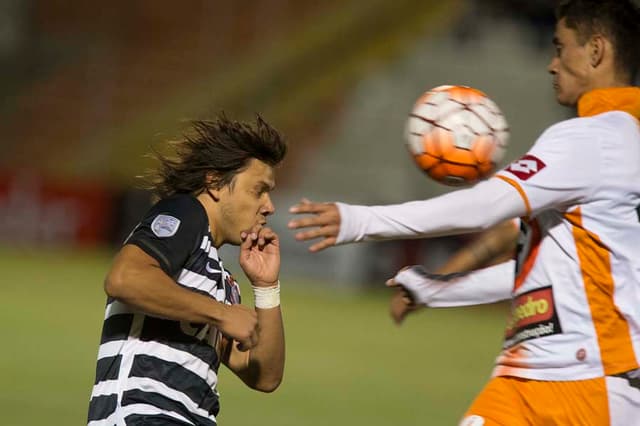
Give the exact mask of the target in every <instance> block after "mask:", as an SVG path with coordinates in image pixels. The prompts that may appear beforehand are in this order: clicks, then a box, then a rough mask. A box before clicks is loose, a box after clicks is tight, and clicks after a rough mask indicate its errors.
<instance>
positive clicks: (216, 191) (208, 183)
mask: <svg viewBox="0 0 640 426" xmlns="http://www.w3.org/2000/svg"><path fill="white" fill-rule="evenodd" d="M214 182H215V177H214V175H213V173H211V172H208V173H207V174H206V176H205V191H206V192H207V193H208V194H209V196H210V197H211V198H212V199H213V201H220V188H216V187H214V185H213V184H214Z"/></svg>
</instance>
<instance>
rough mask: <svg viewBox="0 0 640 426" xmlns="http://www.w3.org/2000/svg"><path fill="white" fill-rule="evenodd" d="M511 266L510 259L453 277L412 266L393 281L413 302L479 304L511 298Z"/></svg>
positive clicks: (429, 305) (432, 304) (435, 304)
mask: <svg viewBox="0 0 640 426" xmlns="http://www.w3.org/2000/svg"><path fill="white" fill-rule="evenodd" d="M514 267H515V262H514V261H512V260H511V261H508V262H505V263H501V264H499V265H495V266H490V267H488V268H484V269H478V270H476V271H474V272H471V273H469V274H466V275H456V276H454V277H451V276H449V277H447V276H442V275H440V276H439V275H436V274H429V273H426V272H425V271H424V270H422V269H420V268H417V267H412V268H410V269H406V270H403V271H401V272H399V273H398V275H396V276H395V277H394V280H395V282H396V283H397V284H400V285H402V286H403V287H405V288H406V289H407V290H409V292H410V293H411V295H412V297H413V298H414V299H415V301H416V303H419V304H422V305H425V306H428V307H432V308H444V307H453V306H471V305H481V304H485V303H493V302H498V301H500V300H506V299H509V298H510V297H511V291H512V288H513V274H514Z"/></svg>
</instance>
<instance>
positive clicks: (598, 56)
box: [589, 34, 606, 68]
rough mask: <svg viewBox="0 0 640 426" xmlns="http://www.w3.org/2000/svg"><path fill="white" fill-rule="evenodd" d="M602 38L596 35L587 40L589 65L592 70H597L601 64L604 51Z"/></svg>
mask: <svg viewBox="0 0 640 426" xmlns="http://www.w3.org/2000/svg"><path fill="white" fill-rule="evenodd" d="M605 47H606V46H605V41H604V37H602V36H601V35H600V34H596V35H594V36H593V37H591V40H589V63H590V64H591V67H592V68H597V67H598V65H600V64H601V63H602V59H603V58H604V51H605Z"/></svg>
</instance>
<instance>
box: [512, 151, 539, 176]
mask: <svg viewBox="0 0 640 426" xmlns="http://www.w3.org/2000/svg"><path fill="white" fill-rule="evenodd" d="M545 167H546V164H544V162H543V161H542V160H541V159H539V158H538V157H535V156H533V155H525V156H524V157H522V158H521V159H519V160H518V161H514V162H513V163H511V164H510V165H509V167H507V168H506V169H505V170H506V171H508V172H511V173H513V174H514V175H516V176H517V177H518V178H519V179H520V180H527V179H529V178H530V177H531V176H533V175H535V174H536V173H538V172H539V171H540V170H542V169H544V168H545Z"/></svg>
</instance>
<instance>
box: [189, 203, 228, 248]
mask: <svg viewBox="0 0 640 426" xmlns="http://www.w3.org/2000/svg"><path fill="white" fill-rule="evenodd" d="M196 199H197V200H198V201H199V202H200V204H202V207H204V211H205V212H206V214H207V220H208V221H209V229H210V230H211V236H212V238H213V241H212V244H213V246H214V247H215V248H216V249H218V248H220V246H221V245H222V244H224V241H223V240H222V236H221V235H220V233H219V232H216V230H217V229H218V226H217V224H218V217H219V214H218V203H217V202H216V200H215V199H214V198H213V196H212V195H211V194H209V193H208V192H207V191H204V192H202V193H200V195H198V196H196Z"/></svg>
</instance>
